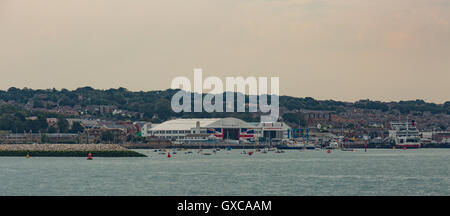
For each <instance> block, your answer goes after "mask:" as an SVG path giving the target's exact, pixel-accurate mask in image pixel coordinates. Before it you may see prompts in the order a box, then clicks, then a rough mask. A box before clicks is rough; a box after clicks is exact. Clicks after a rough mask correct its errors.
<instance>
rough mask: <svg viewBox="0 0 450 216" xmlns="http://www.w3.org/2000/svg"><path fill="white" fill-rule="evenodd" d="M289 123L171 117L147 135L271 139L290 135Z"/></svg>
mask: <svg viewBox="0 0 450 216" xmlns="http://www.w3.org/2000/svg"><path fill="white" fill-rule="evenodd" d="M289 131H290V127H289V126H287V125H286V124H284V123H280V122H274V123H257V124H252V123H248V122H245V121H243V120H241V119H237V118H192V119H174V120H169V121H166V122H163V123H161V124H159V125H154V126H153V127H152V128H151V129H149V130H148V132H149V133H148V136H155V137H158V138H161V139H169V140H185V139H186V138H187V137H188V138H193V137H203V138H206V137H208V138H210V139H211V138H214V139H223V140H255V139H257V138H259V137H267V138H270V139H273V138H279V139H285V138H289Z"/></svg>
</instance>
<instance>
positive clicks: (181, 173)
mask: <svg viewBox="0 0 450 216" xmlns="http://www.w3.org/2000/svg"><path fill="white" fill-rule="evenodd" d="M137 151H139V152H142V153H144V154H147V155H149V157H148V158H100V157H94V160H92V161H88V160H86V159H85V158H56V157H55V158H45V157H41V158H38V157H36V158H34V157H32V158H30V159H26V158H24V157H0V195H258V196H259V195H447V196H448V195H450V149H416V150H412V149H411V150H406V151H405V150H387V149H383V150H382V149H369V150H368V152H364V150H358V151H357V152H344V151H333V152H332V153H331V154H327V153H326V152H325V151H316V150H308V151H299V150H288V151H286V153H284V154H277V153H273V152H269V153H268V154H262V153H255V154H254V155H252V156H248V155H245V156H244V155H241V154H240V152H241V150H237V149H235V150H232V151H224V150H222V151H220V152H218V153H217V154H216V155H210V156H206V155H199V154H197V153H195V151H194V153H193V154H184V153H183V152H178V154H176V155H173V157H172V158H170V159H169V158H167V156H166V155H158V154H157V153H154V152H153V151H152V150H137ZM207 151H208V150H207Z"/></svg>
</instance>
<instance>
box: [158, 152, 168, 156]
mask: <svg viewBox="0 0 450 216" xmlns="http://www.w3.org/2000/svg"><path fill="white" fill-rule="evenodd" d="M158 154H160V155H165V154H166V153H165V152H160V153H158Z"/></svg>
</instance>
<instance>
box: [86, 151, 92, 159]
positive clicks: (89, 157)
mask: <svg viewBox="0 0 450 216" xmlns="http://www.w3.org/2000/svg"><path fill="white" fill-rule="evenodd" d="M87 159H88V160H92V153H90V152H89V154H88V157H87Z"/></svg>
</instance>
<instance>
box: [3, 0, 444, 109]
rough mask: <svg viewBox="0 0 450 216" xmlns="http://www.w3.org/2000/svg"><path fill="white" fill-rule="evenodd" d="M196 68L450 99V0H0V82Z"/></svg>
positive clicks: (292, 83) (90, 82)
mask: <svg viewBox="0 0 450 216" xmlns="http://www.w3.org/2000/svg"><path fill="white" fill-rule="evenodd" d="M194 68H203V70H204V71H203V74H204V76H219V77H225V76H244V77H246V76H256V77H258V76H268V77H270V76H279V77H280V93H281V94H282V95H291V96H299V97H306V96H309V97H314V98H317V99H334V100H344V101H355V100H359V99H366V98H368V99H372V100H383V101H391V100H396V101H397V100H409V99H418V98H420V99H425V100H426V101H430V102H439V103H441V102H444V101H450V1H444V0H188V1H187V0H155V1H150V0H149V1H144V0H126V1H125V0H121V1H118V0H103V1H99V0H64V1H63V0H36V1H29V0H0V75H1V77H0V89H8V88H9V87H12V86H14V87H19V88H23V87H30V88H44V89H46V88H53V87H55V88H58V89H60V88H67V89H75V88H77V87H82V86H92V87H94V88H101V89H108V88H117V87H125V88H128V89H129V90H133V91H138V90H144V91H146V90H155V89H167V88H170V85H171V80H172V79H173V78H175V77H176V76H188V77H190V78H192V77H193V69H194ZM191 80H193V79H191Z"/></svg>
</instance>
